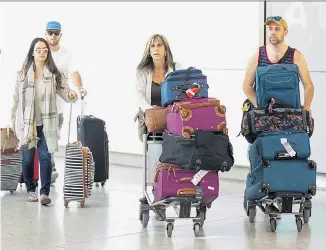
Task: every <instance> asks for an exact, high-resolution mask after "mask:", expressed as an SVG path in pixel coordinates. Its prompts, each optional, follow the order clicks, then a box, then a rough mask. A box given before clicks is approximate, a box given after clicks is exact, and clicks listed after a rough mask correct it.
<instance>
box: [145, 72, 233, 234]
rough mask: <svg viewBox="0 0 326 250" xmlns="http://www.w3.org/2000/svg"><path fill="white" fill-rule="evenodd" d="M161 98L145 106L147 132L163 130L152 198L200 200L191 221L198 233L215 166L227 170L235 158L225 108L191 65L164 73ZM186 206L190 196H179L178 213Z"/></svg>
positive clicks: (185, 213)
mask: <svg viewBox="0 0 326 250" xmlns="http://www.w3.org/2000/svg"><path fill="white" fill-rule="evenodd" d="M161 100H162V105H163V107H161V108H154V109H150V110H147V111H146V112H145V124H146V126H147V130H148V132H163V134H162V137H163V142H162V154H161V156H160V158H159V163H158V164H157V166H156V174H155V178H154V190H153V193H154V202H160V201H162V200H165V199H170V198H174V197H176V198H180V199H184V198H185V199H187V198H189V199H195V200H196V201H199V204H200V205H199V206H197V217H198V216H199V217H200V218H201V220H200V223H194V231H195V235H196V236H197V235H198V230H199V227H201V226H202V225H203V223H204V219H205V216H206V208H209V207H210V206H211V204H212V202H213V201H214V200H215V199H216V198H217V197H218V195H219V178H218V171H229V170H230V169H231V167H232V166H233V164H234V159H233V148H232V145H231V143H230V140H229V137H228V129H227V126H226V124H227V123H226V117H225V112H226V108H225V106H224V105H221V103H220V100H217V99H215V98H209V97H208V84H207V77H206V76H205V75H204V74H203V73H202V71H201V70H199V69H195V68H192V67H190V68H188V69H182V70H177V71H174V72H171V73H170V74H169V75H168V76H167V77H166V78H165V80H164V81H163V83H162V84H161ZM156 117H157V118H156ZM190 210H191V202H189V200H184V202H180V213H179V218H189V217H190ZM145 224H146V223H145ZM143 225H144V223H143ZM146 225H147V224H146ZM172 230H173V221H171V220H169V222H168V225H167V231H168V236H169V237H170V236H171V235H172Z"/></svg>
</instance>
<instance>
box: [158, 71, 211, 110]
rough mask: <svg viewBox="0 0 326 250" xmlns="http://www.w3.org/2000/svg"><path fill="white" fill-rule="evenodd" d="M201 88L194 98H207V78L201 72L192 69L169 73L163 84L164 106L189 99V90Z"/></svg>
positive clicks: (162, 97)
mask: <svg viewBox="0 0 326 250" xmlns="http://www.w3.org/2000/svg"><path fill="white" fill-rule="evenodd" d="M194 88H199V90H198V92H196V93H195V94H194V96H193V97H192V98H207V97H208V84H207V76H206V75H204V74H203V73H202V71H201V70H199V69H195V68H193V67H190V68H188V69H180V70H176V71H174V72H171V73H169V74H168V75H167V76H166V78H165V79H164V81H163V82H162V84H161V100H162V105H163V106H168V105H170V104H172V103H173V102H176V101H181V100H185V99H189V97H188V95H187V90H191V89H194Z"/></svg>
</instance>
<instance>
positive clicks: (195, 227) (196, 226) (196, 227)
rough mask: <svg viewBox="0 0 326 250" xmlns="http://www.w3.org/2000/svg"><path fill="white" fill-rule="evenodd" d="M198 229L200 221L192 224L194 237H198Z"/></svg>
mask: <svg viewBox="0 0 326 250" xmlns="http://www.w3.org/2000/svg"><path fill="white" fill-rule="evenodd" d="M199 231H200V223H195V224H194V233H195V237H199Z"/></svg>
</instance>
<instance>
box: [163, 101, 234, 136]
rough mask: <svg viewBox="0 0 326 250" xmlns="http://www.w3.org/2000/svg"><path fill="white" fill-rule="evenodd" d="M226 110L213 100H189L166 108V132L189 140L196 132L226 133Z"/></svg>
mask: <svg viewBox="0 0 326 250" xmlns="http://www.w3.org/2000/svg"><path fill="white" fill-rule="evenodd" d="M225 111H226V108H225V106H224V105H220V101H219V100H217V99H215V98H200V99H190V100H184V101H180V102H175V103H174V104H173V105H170V106H169V107H168V113H167V118H166V119H167V130H168V131H169V132H170V133H172V134H177V135H181V136H183V137H185V138H190V137H191V135H193V134H194V133H195V132H196V130H203V131H212V132H216V131H218V132H223V133H225V134H227V133H228V129H227V127H226V119H225Z"/></svg>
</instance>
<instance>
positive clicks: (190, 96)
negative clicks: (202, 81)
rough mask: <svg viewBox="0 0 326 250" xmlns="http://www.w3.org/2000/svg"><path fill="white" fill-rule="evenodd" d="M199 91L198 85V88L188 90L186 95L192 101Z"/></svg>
mask: <svg viewBox="0 0 326 250" xmlns="http://www.w3.org/2000/svg"><path fill="white" fill-rule="evenodd" d="M198 90H199V85H198V88H191V89H188V90H187V91H186V94H187V96H188V97H189V98H190V99H191V98H193V97H194V96H195V94H196V93H197V92H198Z"/></svg>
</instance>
